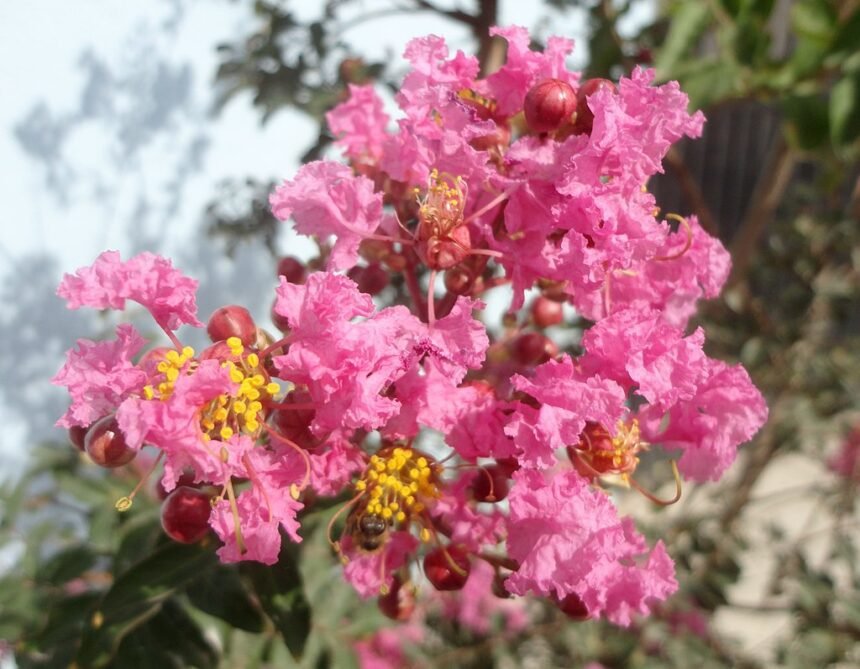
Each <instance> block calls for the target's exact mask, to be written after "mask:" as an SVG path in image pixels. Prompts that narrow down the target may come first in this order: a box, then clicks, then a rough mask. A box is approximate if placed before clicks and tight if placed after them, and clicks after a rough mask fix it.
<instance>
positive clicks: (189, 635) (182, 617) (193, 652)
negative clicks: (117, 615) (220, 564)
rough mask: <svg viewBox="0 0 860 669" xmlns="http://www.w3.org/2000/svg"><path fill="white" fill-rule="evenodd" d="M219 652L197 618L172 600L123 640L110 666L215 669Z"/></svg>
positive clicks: (118, 668)
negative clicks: (210, 641) (207, 637)
mask: <svg viewBox="0 0 860 669" xmlns="http://www.w3.org/2000/svg"><path fill="white" fill-rule="evenodd" d="M218 661H219V654H218V651H217V650H216V649H215V648H213V647H212V645H211V644H210V643H209V642H208V641H207V640H206V637H205V636H204V635H203V631H202V630H201V629H200V627H199V625H198V624H197V623H196V622H195V621H194V619H193V618H192V617H191V616H190V615H188V613H187V612H186V611H185V610H184V609H183V608H182V607H181V606H180V605H179V604H178V603H177V602H176V601H175V600H173V599H168V600H167V601H165V602H164V604H163V605H162V607H161V609H160V610H159V612H158V614H157V615H155V616H153V617H152V618H151V619H150V620H148V621H146V623H145V624H143V625H141V626H140V627H138V628H137V629H135V630H134V631H133V632H131V633H130V634H128V635H127V636H126V637H124V638H123V639H122V642H121V643H120V646H119V649H118V650H117V653H116V657H115V658H114V660H113V662H111V663H110V664H109V665H108V666H109V667H116V669H137V668H140V669H149V668H150V667H157V668H158V669H168V668H174V667H175V669H186V668H187V667H196V669H215V668H216V667H217V666H218Z"/></svg>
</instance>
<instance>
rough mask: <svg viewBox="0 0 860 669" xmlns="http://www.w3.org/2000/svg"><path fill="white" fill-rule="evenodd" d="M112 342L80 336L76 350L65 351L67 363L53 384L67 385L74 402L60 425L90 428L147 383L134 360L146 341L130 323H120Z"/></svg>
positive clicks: (59, 421) (58, 423)
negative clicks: (95, 340)
mask: <svg viewBox="0 0 860 669" xmlns="http://www.w3.org/2000/svg"><path fill="white" fill-rule="evenodd" d="M116 334H117V338H116V339H115V340H113V341H100V342H94V341H90V340H89V339H79V340H78V347H77V349H69V351H67V352H66V364H65V365H63V368H62V369H61V370H60V371H59V372H57V374H56V375H55V376H54V378H53V379H51V383H53V384H55V385H58V386H66V387H68V389H69V395H71V398H72V403H71V405H70V406H69V410H68V411H66V413H65V414H64V415H63V417H62V418H60V419H59V420H58V421H57V426H58V427H72V426H73V425H80V426H82V427H88V426H89V425H90V424H91V423H93V422H95V421H96V420H98V419H99V418H101V417H102V416H106V415H108V414H109V413H110V412H112V411H114V410H115V409H116V408H117V407H118V406H119V405H120V404H121V403H122V402H123V400H125V399H126V398H127V397H129V396H130V395H131V394H132V393H135V392H139V391H140V390H141V388H142V387H143V386H144V384H145V383H146V374H145V373H144V371H143V370H142V369H139V368H138V367H135V366H134V363H132V361H131V359H132V357H134V356H135V355H136V354H137V353H138V351H140V349H141V348H142V347H143V345H144V343H145V340H144V339H143V337H141V336H140V334H139V333H138V332H137V330H135V329H134V328H133V327H132V326H131V325H127V324H124V325H120V326H118V327H117V329H116Z"/></svg>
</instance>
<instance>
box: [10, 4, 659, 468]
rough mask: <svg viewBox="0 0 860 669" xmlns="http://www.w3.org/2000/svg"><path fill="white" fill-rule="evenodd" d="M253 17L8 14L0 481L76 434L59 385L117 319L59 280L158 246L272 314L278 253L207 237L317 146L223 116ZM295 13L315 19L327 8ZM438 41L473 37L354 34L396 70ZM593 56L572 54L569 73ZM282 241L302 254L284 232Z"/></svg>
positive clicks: (207, 300) (396, 27) (401, 25)
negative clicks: (246, 189) (87, 345)
mask: <svg viewBox="0 0 860 669" xmlns="http://www.w3.org/2000/svg"><path fill="white" fill-rule="evenodd" d="M250 4H251V3H250V2H230V1H228V0H221V1H220V2H218V1H212V0H209V1H206V2H204V1H203V0H150V1H148V2H119V1H117V0H86V1H85V2H68V1H67V0H28V2H10V1H8V0H7V1H5V2H0V99H2V100H3V104H0V166H2V174H3V178H2V179H0V202H3V208H2V209H0V230H2V234H0V305H2V307H3V308H2V309H0V337H2V340H3V342H4V345H3V347H2V348H0V480H3V479H5V478H9V477H14V476H15V474H16V473H17V472H19V471H20V469H21V467H22V465H23V464H24V463H25V462H26V458H27V454H28V452H29V451H30V450H31V448H32V445H33V444H34V443H37V442H38V441H41V440H62V439H63V438H64V435H63V433H62V432H61V431H59V430H57V429H56V428H53V427H52V425H53V421H54V420H55V419H56V417H57V416H58V415H60V414H61V413H62V412H63V411H64V409H65V403H66V401H67V400H66V399H65V396H64V392H63V390H62V389H58V388H55V387H52V386H50V385H49V384H48V383H47V381H48V379H50V377H51V376H52V375H53V374H54V373H55V372H56V370H57V369H58V368H59V367H60V365H61V364H62V360H63V352H64V350H65V349H67V348H69V347H70V346H72V344H73V343H74V340H75V339H76V338H79V337H92V338H97V337H98V336H99V334H103V333H104V332H105V331H106V330H107V328H108V326H109V325H110V324H111V323H112V322H115V321H111V320H110V319H108V320H107V321H105V319H104V318H101V317H98V316H97V315H93V314H84V313H82V312H74V313H70V312H68V311H66V310H65V308H64V307H63V304H62V302H61V301H60V300H59V299H58V298H56V297H55V296H54V295H53V291H54V289H55V287H56V284H57V282H58V281H59V279H60V278H61V276H62V274H63V273H64V272H71V271H74V270H75V269H77V268H78V267H81V266H83V265H88V264H90V263H91V262H92V261H93V259H94V258H95V257H96V256H97V255H98V253H100V252H101V251H103V250H105V249H109V248H110V249H118V250H120V251H121V253H122V254H123V256H125V257H128V256H129V255H132V254H134V253H137V252H139V251H141V250H151V251H156V252H160V253H162V254H165V255H167V256H169V257H172V258H173V259H174V262H175V264H176V265H177V266H179V267H180V268H181V269H182V270H183V271H185V272H187V273H188V274H191V275H193V276H196V277H197V278H199V279H201V284H204V285H206V286H207V288H206V289H205V290H203V291H202V292H201V295H200V300H199V301H200V312H201V317H202V318H204V319H205V317H206V315H207V314H208V313H210V312H211V310H212V309H214V308H215V307H216V306H218V305H219V304H223V303H225V302H230V301H242V302H243V303H246V304H248V305H249V306H250V307H251V309H252V311H253V312H254V313H257V314H265V313H266V312H267V310H268V304H267V302H268V300H270V299H271V291H270V287H271V286H274V276H273V271H272V266H271V261H270V259H269V257H268V256H267V255H266V254H265V253H264V252H263V251H262V249H261V248H259V247H254V246H244V247H242V248H241V249H240V252H239V253H238V254H237V257H236V259H235V260H234V261H233V262H230V261H228V260H226V259H225V258H224V255H223V253H222V252H221V251H219V250H218V248H217V247H213V246H212V244H211V243H210V242H209V241H208V240H206V239H205V238H204V236H203V235H202V234H201V221H202V218H201V215H202V211H203V209H204V207H205V205H206V203H207V202H208V201H209V200H210V199H211V197H212V196H213V193H215V191H216V187H217V185H218V184H219V183H220V182H222V181H223V180H224V179H227V178H231V177H244V176H252V177H255V178H256V179H259V180H263V181H265V180H269V179H280V178H285V177H289V176H291V175H292V174H293V173H294V172H295V170H296V169H297V168H298V157H299V156H300V155H301V153H302V152H303V151H304V150H305V149H306V148H307V147H308V146H309V144H310V142H311V140H312V138H313V137H314V136H315V135H314V133H315V125H314V124H313V123H312V122H311V121H310V120H308V119H307V118H306V117H304V116H303V115H301V114H300V113H298V112H295V111H291V110H286V111H282V112H279V113H278V114H276V115H274V116H273V117H272V118H271V120H269V121H268V122H267V123H266V124H265V125H261V123H260V116H259V113H258V111H256V110H255V109H254V108H253V106H252V104H251V100H250V97H249V96H248V95H240V96H238V97H237V98H236V99H234V100H233V101H232V102H231V103H229V104H228V105H227V107H226V108H225V109H224V110H223V111H222V112H221V113H220V114H217V115H216V114H214V113H213V96H214V92H213V90H214V89H213V78H214V73H215V70H216V68H217V65H218V56H217V53H216V51H215V45H216V44H218V43H221V42H229V41H233V40H235V39H237V38H239V37H241V36H244V35H247V34H249V33H250V32H251V31H252V30H253V29H254V26H255V23H254V17H253V15H252V13H251V11H250V9H249V6H250ZM292 4H293V6H294V7H296V8H297V9H296V11H297V13H298V14H299V15H300V16H301V15H305V16H308V17H310V16H315V15H316V11H317V7H318V6H319V2H317V1H316V0H311V1H307V2H301V3H298V2H297V3H292ZM392 4H393V3H392V2H390V1H389V0H364V1H363V2H360V3H358V5H357V6H358V7H359V10H360V11H362V12H373V11H375V10H378V9H381V8H384V7H390V6H391V5H392ZM440 4H442V3H440ZM500 4H501V19H502V20H501V23H503V24H511V23H516V24H520V25H526V26H531V27H535V26H536V23H537V21H538V11H537V10H538V8H539V7H540V5H541V3H527V2H514V1H513V0H508V1H504V0H503V1H502V2H501V3H500ZM645 4H646V5H647V4H648V3H645ZM647 14H648V9H647V7H646V8H645V10H644V11H643V12H642V13H641V14H639V16H643V17H644V16H647ZM585 27H586V25H585V20H584V15H583V14H582V13H576V12H572V13H569V14H567V15H566V16H565V17H564V19H563V20H562V19H561V18H559V17H558V16H557V15H555V16H554V18H551V19H550V21H549V22H545V23H544V24H542V25H541V26H540V31H541V34H543V35H546V34H564V35H566V36H568V37H573V38H574V39H576V40H578V41H579V42H580V44H582V43H583V39H582V38H583V37H584V34H585V33H584V31H585ZM430 32H435V33H437V34H442V35H444V36H445V37H446V38H447V39H448V41H449V44H450V45H451V47H452V49H456V48H462V49H464V50H466V51H469V50H471V47H472V42H471V38H470V36H469V35H468V33H467V32H466V31H465V30H464V29H462V28H460V27H459V26H454V25H452V23H450V22H447V21H444V20H442V19H439V18H438V17H434V16H432V15H428V14H427V13H414V14H410V15H398V16H394V17H385V18H381V19H377V20H374V21H369V22H365V23H360V24H358V25H356V27H354V28H352V29H350V30H347V31H346V32H345V37H346V38H347V39H348V40H349V41H350V42H351V43H353V44H354V45H355V46H356V47H357V49H358V50H359V51H360V52H362V53H364V54H365V55H366V56H367V57H368V58H369V59H373V58H385V59H387V60H389V61H391V60H394V61H395V62H396V59H397V58H398V57H399V54H401V53H402V51H403V47H404V45H405V44H406V42H407V41H408V39H410V38H411V37H414V36H418V35H423V34H427V33H430ZM585 55H586V54H585V53H584V52H583V51H582V49H578V50H577V52H576V53H575V56H574V58H573V59H572V63H571V64H572V65H573V66H577V65H582V63H583V62H584V58H585ZM279 242H280V245H281V249H282V250H283V251H287V250H289V251H290V252H291V253H292V252H296V250H297V249H298V252H301V248H302V245H301V241H300V240H298V239H297V238H296V237H295V236H294V235H292V234H289V233H287V232H286V231H285V234H282V235H281V237H280V239H279ZM261 288H262V290H261Z"/></svg>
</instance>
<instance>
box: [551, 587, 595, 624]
mask: <svg viewBox="0 0 860 669" xmlns="http://www.w3.org/2000/svg"><path fill="white" fill-rule="evenodd" d="M556 604H557V605H558V608H559V609H561V612H562V613H563V614H564V615H566V616H567V617H568V618H571V619H573V620H587V619H588V617H589V613H588V607H587V606H585V602H583V601H582V598H581V597H580V596H579V595H577V594H576V593H575V592H572V593H570V594H569V595H567V596H566V597H565V598H564V599H560V600H556Z"/></svg>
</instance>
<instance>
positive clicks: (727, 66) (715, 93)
mask: <svg viewBox="0 0 860 669" xmlns="http://www.w3.org/2000/svg"><path fill="white" fill-rule="evenodd" d="M676 74H677V75H678V79H679V80H680V82H681V88H682V89H683V90H684V92H685V93H686V94H687V95H688V96H690V106H691V107H692V108H693V109H701V108H703V107H707V106H709V105H711V104H714V103H716V102H719V101H722V100H725V99H726V98H731V97H734V96H736V95H737V94H738V91H739V90H740V86H741V82H740V74H741V69H740V68H739V67H738V65H737V63H734V62H731V61H723V60H694V61H691V62H690V63H689V64H687V65H685V66H679V67H678V70H677V72H676Z"/></svg>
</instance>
